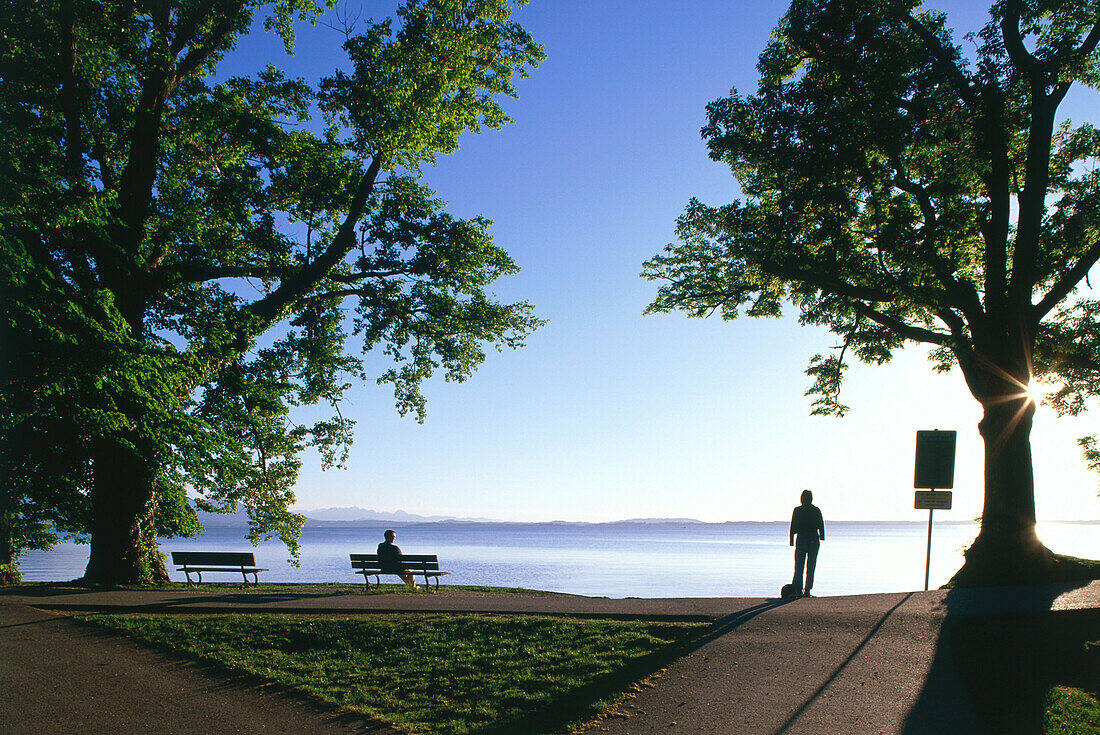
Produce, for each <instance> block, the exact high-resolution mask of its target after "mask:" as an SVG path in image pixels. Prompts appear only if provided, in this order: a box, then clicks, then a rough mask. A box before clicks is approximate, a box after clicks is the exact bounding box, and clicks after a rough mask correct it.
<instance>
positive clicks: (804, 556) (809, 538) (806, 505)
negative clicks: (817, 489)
mask: <svg viewBox="0 0 1100 735" xmlns="http://www.w3.org/2000/svg"><path fill="white" fill-rule="evenodd" d="M813 502H814V494H813V493H812V492H810V491H809V490H803V491H802V505H800V506H798V507H796V508H795V509H794V513H792V514H791V546H793V547H794V579H793V580H792V581H791V584H793V585H794V588H795V592H796V593H798V594H801V595H803V596H805V597H809V596H810V590H811V589H813V586H814V569H816V568H817V552H818V550H819V549H820V548H821V542H822V541H824V540H825V520H824V519H823V518H822V517H821V510H820V509H819V508H818V507H817V506H816V505H814V504H813ZM803 567H805V569H806V584H805V586H803V585H802V569H803Z"/></svg>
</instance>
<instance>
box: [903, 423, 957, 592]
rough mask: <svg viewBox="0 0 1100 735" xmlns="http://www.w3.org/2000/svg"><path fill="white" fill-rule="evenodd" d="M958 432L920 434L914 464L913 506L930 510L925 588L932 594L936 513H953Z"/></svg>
mask: <svg viewBox="0 0 1100 735" xmlns="http://www.w3.org/2000/svg"><path fill="white" fill-rule="evenodd" d="M955 436H956V433H955V432H954V431H918V432H917V452H916V459H915V461H914V463H913V467H914V469H913V487H915V488H929V490H928V491H921V490H917V491H916V493H914V495H913V507H914V508H916V509H917V510H923V509H925V508H927V509H928V548H927V551H926V552H925V555H924V589H925V591H926V592H927V591H928V573H929V571H930V569H931V567H932V511H934V510H951V491H950V490H939V491H937V488H949V487H953V486H954V484H955Z"/></svg>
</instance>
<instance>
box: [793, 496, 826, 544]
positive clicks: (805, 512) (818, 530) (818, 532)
mask: <svg viewBox="0 0 1100 735" xmlns="http://www.w3.org/2000/svg"><path fill="white" fill-rule="evenodd" d="M800 533H804V534H806V537H807V538H814V539H816V538H820V539H821V540H822V541H824V540H825V520H824V519H823V518H822V517H821V509H820V508H818V507H817V506H816V505H812V504H811V505H800V506H798V507H796V508H795V509H794V513H792V514H791V546H794V537H795V536H797V535H798V534H800Z"/></svg>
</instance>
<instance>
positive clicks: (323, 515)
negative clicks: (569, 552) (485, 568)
mask: <svg viewBox="0 0 1100 735" xmlns="http://www.w3.org/2000/svg"><path fill="white" fill-rule="evenodd" d="M298 512H299V513H301V514H302V515H304V516H305V517H306V518H308V519H309V520H310V521H314V522H320V523H361V522H364V521H368V522H384V523H402V524H407V523H509V522H510V521H502V520H500V519H497V518H468V517H467V518H462V517H457V516H445V515H433V516H423V515H419V514H417V513H407V512H405V511H403V510H397V511H393V512H392V513H386V512H382V511H377V510H371V509H369V508H360V507H358V506H355V505H352V506H349V507H345V508H314V509H311V510H300V511H298ZM198 515H199V521H200V522H202V524H203V525H204V526H247V525H248V514H247V513H246V512H245V510H244V508H239V509H238V510H237V512H236V513H233V514H219V513H203V512H202V511H199V514H198ZM550 523H553V524H556V525H569V526H591V525H596V524H594V523H592V522H589V521H550ZM614 523H618V524H633V525H638V526H648V525H665V524H674V525H687V524H697V523H698V524H701V523H703V521H699V520H696V519H694V518H628V519H625V520H621V521H614Z"/></svg>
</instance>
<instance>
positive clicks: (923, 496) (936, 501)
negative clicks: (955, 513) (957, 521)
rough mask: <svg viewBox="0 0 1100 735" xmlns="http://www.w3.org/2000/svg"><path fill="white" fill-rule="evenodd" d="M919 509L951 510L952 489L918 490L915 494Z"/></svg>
mask: <svg viewBox="0 0 1100 735" xmlns="http://www.w3.org/2000/svg"><path fill="white" fill-rule="evenodd" d="M913 507H914V508H916V509H917V510H951V491H950V490H917V491H916V492H915V493H914V494H913Z"/></svg>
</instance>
